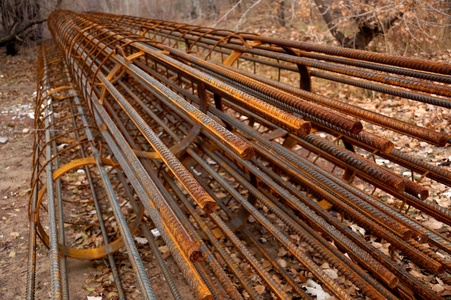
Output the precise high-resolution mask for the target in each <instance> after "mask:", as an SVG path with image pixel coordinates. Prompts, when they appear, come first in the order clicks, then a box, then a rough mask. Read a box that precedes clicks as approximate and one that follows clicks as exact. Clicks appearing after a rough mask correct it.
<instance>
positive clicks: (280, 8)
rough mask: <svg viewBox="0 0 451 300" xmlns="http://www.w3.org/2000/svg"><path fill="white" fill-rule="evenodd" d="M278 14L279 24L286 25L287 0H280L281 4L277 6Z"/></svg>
mask: <svg viewBox="0 0 451 300" xmlns="http://www.w3.org/2000/svg"><path fill="white" fill-rule="evenodd" d="M277 10H278V12H277V16H278V21H279V25H280V26H282V27H285V26H286V22H285V0H279V6H278V7H277Z"/></svg>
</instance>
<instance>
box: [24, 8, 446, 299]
mask: <svg viewBox="0 0 451 300" xmlns="http://www.w3.org/2000/svg"><path fill="white" fill-rule="evenodd" d="M49 29H50V31H51V33H52V36H53V40H49V41H46V42H44V43H43V44H42V45H41V48H40V56H39V61H38V97H37V101H36V119H35V128H36V131H35V146H34V158H33V176H32V180H31V187H32V193H31V196H30V205H29V216H30V224H31V225H30V240H29V246H30V247H29V263H28V264H29V268H28V277H27V278H28V283H27V290H26V296H27V298H28V299H34V298H35V297H38V298H40V297H42V295H45V292H44V291H35V287H36V265H37V264H39V263H40V262H39V261H37V256H36V246H37V237H39V238H40V239H41V240H42V241H43V244H44V245H46V246H47V247H48V248H49V249H50V274H51V280H50V281H51V291H50V293H51V297H52V298H55V299H59V298H62V299H70V298H71V293H70V288H69V287H70V286H71V276H70V274H71V270H70V269H69V268H67V263H66V260H67V259H71V258H76V259H85V260H86V259H99V258H105V259H106V262H107V264H108V265H109V268H110V271H111V274H112V278H113V280H112V281H113V282H114V284H115V288H114V290H115V291H116V292H117V294H116V296H115V297H117V298H120V299H126V298H128V297H134V296H133V295H132V294H133V291H134V290H133V289H130V288H129V287H130V286H138V287H139V290H140V293H139V294H140V296H141V297H144V298H145V299H155V298H158V296H159V295H163V294H159V292H158V290H159V287H158V288H156V287H155V286H154V284H153V283H152V280H151V279H150V278H151V277H150V276H151V274H150V273H149V272H150V271H149V270H148V268H147V265H146V263H147V260H146V259H144V258H145V257H146V256H147V253H145V252H146V251H147V250H144V248H143V247H142V246H140V245H139V244H137V243H136V242H135V240H134V236H136V235H141V234H143V235H144V237H145V238H146V239H147V241H148V244H149V247H150V248H146V249H149V250H148V251H152V253H153V254H154V255H155V257H156V261H157V263H158V265H159V267H160V269H161V273H162V274H163V275H164V277H165V279H166V282H167V284H168V286H167V287H168V289H169V290H170V291H171V294H172V295H173V297H174V298H175V299H187V298H192V297H193V296H194V297H196V298H198V299H229V298H231V299H245V298H246V299H247V298H251V299H266V298H267V297H271V295H272V296H273V297H277V298H280V299H292V298H294V297H300V298H302V299H312V296H311V295H310V294H311V288H310V287H308V286H310V285H311V284H312V282H313V284H315V283H317V284H320V285H321V287H322V288H323V289H324V290H325V291H326V292H328V293H329V294H330V295H333V296H335V297H336V298H337V299H355V298H361V299H364V298H370V299H413V298H417V299H440V296H439V295H438V294H437V293H436V291H435V290H433V289H431V287H429V286H428V285H426V284H425V283H424V282H423V281H422V280H421V277H417V276H416V274H418V273H419V272H421V273H422V274H434V275H436V276H439V278H440V280H442V281H443V282H449V278H450V277H449V276H450V275H449V272H450V267H451V264H450V263H449V256H450V255H451V241H450V240H449V238H448V237H446V236H444V235H443V233H444V231H437V230H433V229H430V228H427V227H425V226H423V225H422V224H421V223H419V222H418V221H417V220H416V219H415V218H413V217H412V216H411V214H410V213H408V212H409V207H410V206H413V207H415V208H416V209H417V211H418V213H421V214H423V215H426V216H431V217H434V218H436V219H437V220H439V221H441V222H443V223H444V224H446V225H443V226H445V227H443V228H444V229H447V228H448V227H446V226H448V225H451V224H450V223H451V222H450V211H449V209H448V208H446V207H442V206H440V205H438V204H437V203H434V202H432V201H430V200H428V197H429V193H430V192H431V191H429V190H428V189H427V188H426V187H425V186H424V185H422V184H421V180H423V179H424V178H426V177H428V178H429V179H430V180H432V181H435V182H436V184H442V185H444V186H448V187H449V186H451V185H450V183H451V175H450V174H451V173H450V172H449V171H448V170H447V169H444V168H441V167H437V166H433V165H431V164H428V163H426V162H424V161H420V160H418V159H415V158H413V157H411V156H409V155H406V154H404V153H402V151H399V150H395V149H394V147H395V145H394V144H393V143H392V142H391V141H388V140H386V139H384V138H382V137H379V136H377V135H374V134H372V133H370V132H368V131H366V130H364V128H363V126H362V123H361V122H360V121H359V120H358V119H355V118H359V119H361V120H363V121H366V122H370V123H374V124H377V125H379V126H381V127H383V128H385V129H387V130H393V131H396V132H400V133H403V134H407V135H409V136H411V137H413V138H417V139H420V140H424V141H427V142H429V143H431V144H434V145H439V146H443V145H444V144H446V142H447V141H449V133H439V132H436V131H433V130H430V129H426V128H424V127H419V126H413V125H411V124H407V123H404V122H402V121H399V120H397V119H394V118H389V117H387V116H384V115H381V114H378V113H375V112H371V111H369V110H366V109H362V108H358V107H356V106H352V105H350V104H347V103H344V102H341V101H339V100H335V99H332V98H330V97H327V96H325V95H321V94H319V93H317V92H315V91H313V90H312V77H318V78H322V79H328V80H334V81H337V82H340V83H345V84H348V85H354V86H360V87H364V88H366V89H372V90H378V91H379V92H382V93H387V94H391V95H394V94H396V96H400V97H406V98H408V99H413V100H418V101H423V102H426V103H430V104H434V105H439V106H442V107H445V108H449V96H450V95H449V85H448V84H449V83H450V82H451V81H450V76H449V73H450V72H449V70H450V67H449V65H447V64H440V63H432V62H427V61H420V60H415V59H410V58H398V57H392V56H388V55H382V54H376V53H370V52H364V51H354V50H349V49H341V48H335V47H328V46H322V45H314V44H308V43H302V42H296V41H287V40H283V39H275V38H268V37H262V36H258V35H255V34H246V33H236V32H230V31H227V30H219V29H211V28H204V27H199V26H192V25H188V24H180V23H171V22H165V21H158V20H150V19H144V18H137V17H130V16H116V15H111V14H101V13H86V14H77V13H73V12H70V11H62V10H59V11H55V12H53V13H52V14H51V15H50V17H49ZM182 46H184V47H182ZM193 54H196V55H193ZM225 55H227V57H226V58H224V56H225ZM240 61H241V63H240ZM255 66H258V69H259V70H265V72H267V73H268V74H270V73H273V72H272V71H274V70H276V74H278V76H277V77H278V78H277V80H275V79H274V78H268V76H264V74H265V73H264V72H260V74H257V73H259V72H256V71H257V68H256V67H255ZM252 67H253V68H254V69H253V72H251V70H252ZM310 68H316V69H318V70H319V71H314V70H310ZM280 70H290V71H295V72H298V73H299V74H300V78H301V80H300V85H299V86H300V87H295V86H293V85H289V84H287V83H286V82H285V83H283V82H281V81H283V80H282V79H283V78H282V76H281V75H280V74H281V73H280ZM324 71H326V72H334V73H339V74H341V75H340V76H341V77H337V76H335V75H333V74H332V73H323V72H324ZM315 72H316V73H315ZM343 76H351V78H346V79H345V77H343ZM357 78H358V79H357ZM365 80H366V81H368V82H365ZM373 81H374V82H376V83H374V82H373ZM364 82H365V83H364ZM381 83H382V84H384V85H381ZM431 94H434V95H431ZM312 127H313V129H314V130H313V132H312V131H311V129H312ZM339 141H342V143H339ZM312 154H313V155H312ZM375 157H380V158H384V159H385V160H388V161H389V162H390V163H391V164H392V165H391V167H390V169H388V168H385V167H382V166H380V165H379V164H377V163H376V160H375ZM393 166H394V167H393ZM399 167H402V168H407V169H409V170H411V172H412V176H413V173H414V172H417V173H419V174H420V175H421V176H420V179H419V180H416V181H415V180H410V179H408V178H406V177H403V176H400V175H398V174H397V173H396V171H395V170H396V169H397V168H399ZM337 171H338V172H337ZM362 186H363V188H361V187H362ZM369 188H374V190H373V193H374V191H375V190H376V189H379V190H380V191H382V192H384V193H386V194H390V195H391V197H393V199H395V201H392V203H389V202H387V201H384V200H383V199H382V198H380V197H375V196H373V193H370V192H368V189H369ZM432 192H435V191H434V190H433V191H432ZM382 194H383V193H382ZM399 203H401V206H398V205H397V204H399ZM405 203H407V204H408V205H409V206H408V208H407V209H405V210H404V209H403V208H404V204H405ZM400 208H401V209H400ZM356 228H357V229H359V228H360V230H356ZM151 229H152V232H153V233H151ZM362 230H363V232H362ZM157 236H161V239H160V238H157V240H155V237H157ZM93 237H94V238H93ZM375 241H377V243H379V244H381V243H389V244H390V254H391V255H387V253H386V252H383V251H382V249H381V248H379V247H375ZM156 243H159V245H165V246H167V249H169V253H170V255H171V256H170V257H167V258H165V259H164V258H163V257H162V256H161V254H160V250H159V248H158V246H157V245H156ZM122 246H125V250H126V252H127V254H128V259H129V263H130V264H131V266H132V269H131V271H129V272H132V273H133V274H134V278H135V279H134V280H135V282H136V283H133V282H130V281H129V280H127V281H125V282H124V280H121V277H122V276H123V275H125V274H126V272H127V271H124V270H122V269H121V268H120V266H121V265H123V263H120V264H117V263H116V261H117V256H116V255H115V253H116V252H117V251H118V250H119V249H121V248H122ZM434 251H438V252H437V253H434ZM395 253H396V254H395ZM278 256H279V257H283V259H280V258H278ZM287 261H288V263H287ZM325 263H327V265H328V267H327V268H325V267H324V265H325ZM166 264H172V265H174V264H175V265H177V266H178V268H179V269H180V270H181V271H182V274H183V277H184V278H185V280H186V283H187V285H188V286H189V288H190V289H191V291H192V293H193V294H192V295H186V294H181V293H180V292H179V291H178V288H179V287H178V285H179V284H178V283H176V282H175V281H174V279H173V278H172V276H171V274H170V272H169V271H168V267H167V266H166ZM406 266H409V267H408V268H407V267H406ZM410 269H414V270H417V271H416V273H415V275H413V274H412V273H411V272H410ZM299 272H302V273H303V274H304V275H302V277H300V276H299ZM424 276H426V275H424ZM300 278H303V279H300ZM340 278H343V279H344V280H341V279H340ZM39 293H43V294H42V295H41V294H39ZM93 293H94V295H98V292H97V291H94V292H93ZM134 295H135V294H134Z"/></svg>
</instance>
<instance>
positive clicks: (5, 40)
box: [0, 0, 46, 55]
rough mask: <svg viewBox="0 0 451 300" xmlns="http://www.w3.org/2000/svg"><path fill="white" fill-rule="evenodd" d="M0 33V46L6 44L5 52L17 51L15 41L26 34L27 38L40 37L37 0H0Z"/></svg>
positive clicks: (36, 39) (38, 2)
mask: <svg viewBox="0 0 451 300" xmlns="http://www.w3.org/2000/svg"><path fill="white" fill-rule="evenodd" d="M0 7H1V21H0V22H1V34H0V46H6V52H7V54H11V55H14V54H16V53H17V49H16V42H17V41H18V40H22V38H24V37H25V36H26V39H28V40H35V41H38V40H40V39H41V38H42V27H41V24H42V23H43V22H45V21H46V19H45V18H42V17H41V11H40V1H39V0H0Z"/></svg>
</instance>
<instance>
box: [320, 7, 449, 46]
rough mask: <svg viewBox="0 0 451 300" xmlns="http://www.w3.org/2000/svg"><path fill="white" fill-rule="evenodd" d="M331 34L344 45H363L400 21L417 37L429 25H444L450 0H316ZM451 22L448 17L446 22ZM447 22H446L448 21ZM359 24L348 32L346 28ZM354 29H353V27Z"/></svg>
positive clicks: (425, 30)
mask: <svg viewBox="0 0 451 300" xmlns="http://www.w3.org/2000/svg"><path fill="white" fill-rule="evenodd" d="M313 1H314V5H315V6H316V8H317V9H318V10H319V12H320V14H321V16H322V18H323V19H324V21H325V22H326V24H327V28H328V29H329V31H330V33H331V34H332V36H333V37H334V38H335V39H336V40H337V41H338V42H339V43H340V44H341V45H342V46H344V47H349V48H356V49H364V48H365V47H367V46H368V44H369V43H370V42H371V41H372V40H373V39H374V38H375V37H377V36H379V35H384V34H386V33H387V32H388V31H389V30H390V29H392V28H393V27H395V26H396V25H397V24H403V25H404V29H405V30H406V31H407V32H408V33H409V34H411V35H412V37H414V38H416V37H415V34H414V32H416V33H420V34H424V35H428V32H427V29H426V27H434V26H442V25H443V24H444V23H443V21H444V19H447V18H450V15H449V4H450V1H449V0H445V1H440V0H439V1H437V0H422V1H409V0H397V1H392V0H344V1H343V0H342V1H337V0H313ZM445 23H448V26H449V21H448V22H445ZM445 26H446V25H445ZM352 27H354V28H357V30H354V31H353V32H354V33H353V34H351V35H350V36H349V34H348V35H346V34H345V33H343V31H344V30H348V31H349V29H350V28H352ZM351 31H352V30H351Z"/></svg>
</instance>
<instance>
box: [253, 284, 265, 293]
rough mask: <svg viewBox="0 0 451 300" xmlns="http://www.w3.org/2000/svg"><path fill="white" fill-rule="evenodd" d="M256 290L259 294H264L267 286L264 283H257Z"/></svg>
mask: <svg viewBox="0 0 451 300" xmlns="http://www.w3.org/2000/svg"><path fill="white" fill-rule="evenodd" d="M255 290H256V291H257V293H258V294H259V295H261V294H263V293H264V291H265V286H264V285H257V286H256V287H255Z"/></svg>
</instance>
